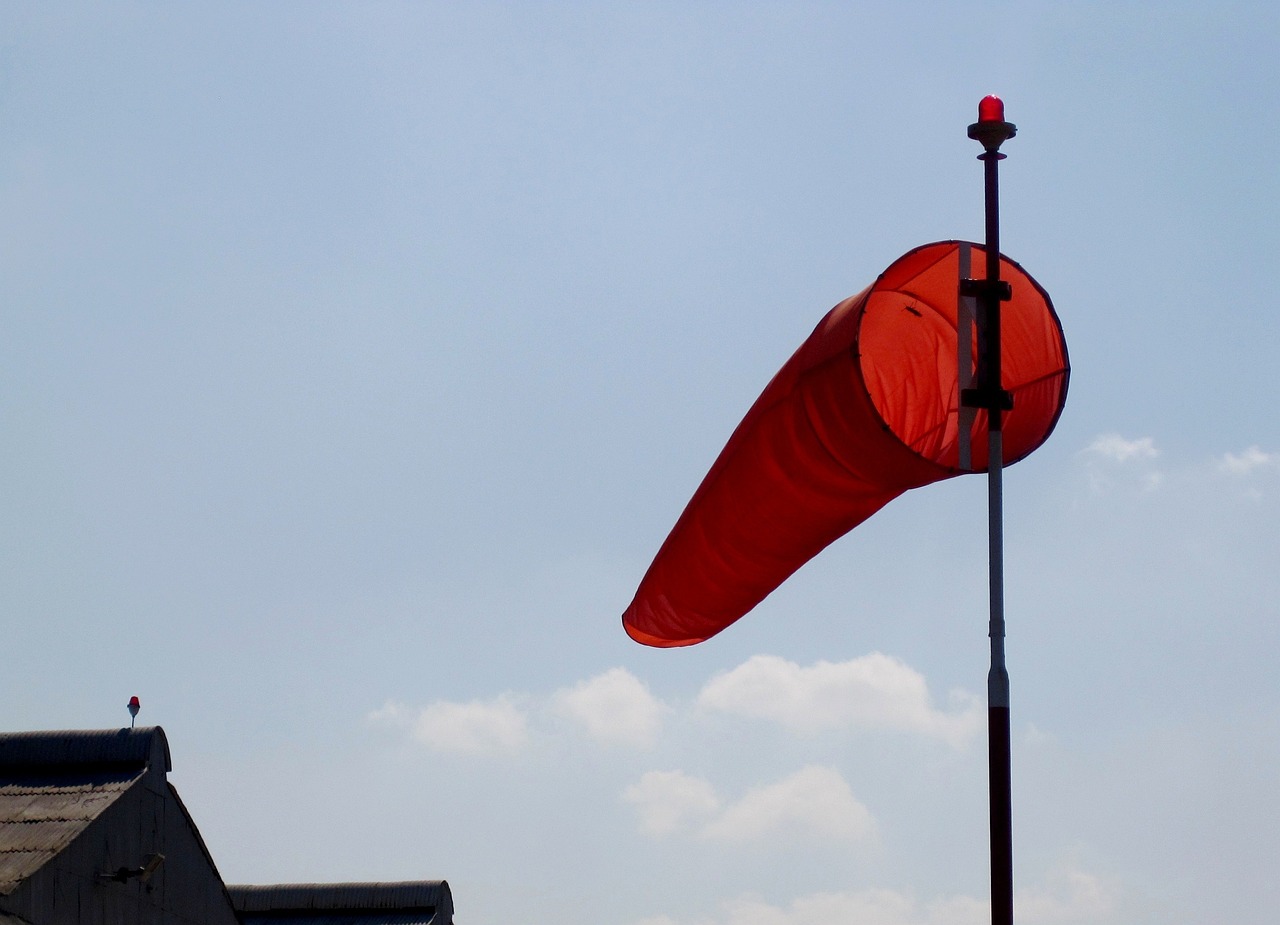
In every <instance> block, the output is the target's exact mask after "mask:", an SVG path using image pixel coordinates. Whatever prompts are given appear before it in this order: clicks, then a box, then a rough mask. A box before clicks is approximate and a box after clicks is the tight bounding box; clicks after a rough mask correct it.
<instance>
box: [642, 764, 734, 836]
mask: <svg viewBox="0 0 1280 925" xmlns="http://www.w3.org/2000/svg"><path fill="white" fill-rule="evenodd" d="M622 798H623V799H624V800H626V801H627V802H628V803H630V804H631V805H633V806H634V807H635V808H636V811H637V813H638V814H639V816H640V830H641V831H642V832H644V833H645V834H646V835H658V836H661V835H670V834H672V833H674V832H676V831H679V830H681V829H685V828H687V827H688V826H690V825H691V824H694V823H697V822H701V821H702V820H704V819H706V818H708V817H710V816H712V815H713V814H715V813H716V812H717V811H718V810H719V809H720V797H719V796H717V795H716V790H715V788H714V787H712V786H711V784H710V783H708V782H707V781H705V780H703V779H702V778H700V777H693V776H692V775H689V774H685V773H684V772H683V771H649V772H648V773H647V774H645V775H644V776H643V777H641V778H640V780H639V782H638V783H635V784H632V785H631V786H630V787H628V788H627V790H626V792H625V793H623V795H622Z"/></svg>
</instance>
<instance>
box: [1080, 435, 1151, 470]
mask: <svg viewBox="0 0 1280 925" xmlns="http://www.w3.org/2000/svg"><path fill="white" fill-rule="evenodd" d="M1086 452H1088V453H1093V454H1096V455H1098V456H1101V457H1103V458H1104V459H1109V460H1112V461H1113V462H1118V463H1126V462H1129V461H1131V460H1142V459H1155V458H1156V457H1157V456H1159V455H1160V451H1159V450H1157V449H1156V445H1155V441H1154V440H1152V439H1151V438H1150V437H1138V438H1137V439H1136V440H1127V439H1125V438H1124V437H1121V436H1120V435H1119V434H1101V435H1100V436H1098V437H1096V438H1095V439H1094V441H1093V443H1091V444H1089V446H1088V448H1087V449H1086Z"/></svg>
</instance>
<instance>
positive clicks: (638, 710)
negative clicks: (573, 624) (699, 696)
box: [552, 668, 668, 748]
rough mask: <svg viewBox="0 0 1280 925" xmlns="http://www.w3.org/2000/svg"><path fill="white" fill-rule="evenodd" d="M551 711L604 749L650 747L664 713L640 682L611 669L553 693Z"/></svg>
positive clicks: (659, 727) (622, 669) (630, 674)
mask: <svg viewBox="0 0 1280 925" xmlns="http://www.w3.org/2000/svg"><path fill="white" fill-rule="evenodd" d="M552 704H553V707H554V709H555V710H556V711H557V712H559V713H560V714H561V715H563V716H566V717H568V718H569V719H571V720H573V721H574V722H576V723H578V724H580V725H581V726H582V727H583V728H584V729H586V731H587V733H588V734H589V735H590V736H591V737H592V738H593V739H595V740H596V741H597V742H600V743H602V744H606V745H630V746H634V747H638V748H645V747H648V746H651V745H653V743H654V742H655V741H656V740H657V737H658V733H660V732H661V731H662V717H663V714H664V713H666V712H667V711H668V708H667V707H666V706H665V705H663V703H662V702H661V701H659V700H658V698H656V697H654V696H653V694H652V693H650V691H649V688H648V686H646V685H645V683H644V682H643V681H641V680H640V679H639V678H637V677H636V676H635V675H633V674H632V673H631V672H629V671H627V670H626V669H625V668H611V669H609V670H608V671H606V672H604V673H603V674H600V675H596V676H595V677H594V678H591V679H589V680H587V681H582V682H581V683H579V684H578V685H576V686H575V687H572V688H565V689H562V690H560V691H557V692H556V694H555V695H554V696H553V697H552Z"/></svg>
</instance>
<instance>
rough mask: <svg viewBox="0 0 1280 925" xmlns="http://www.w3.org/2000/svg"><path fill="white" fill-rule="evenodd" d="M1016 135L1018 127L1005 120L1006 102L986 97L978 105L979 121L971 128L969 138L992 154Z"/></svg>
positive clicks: (997, 98) (995, 97) (996, 97)
mask: <svg viewBox="0 0 1280 925" xmlns="http://www.w3.org/2000/svg"><path fill="white" fill-rule="evenodd" d="M1016 134H1018V127H1017V126H1016V125H1014V124H1013V123H1012V122H1006V121H1005V120H1004V101H1003V100H1001V99H1000V97H998V96H984V97H983V98H982V100H981V101H980V102H979V103H978V121H977V122H975V123H973V124H972V125H970V126H969V137H970V138H972V139H974V140H975V141H978V142H981V143H982V147H984V148H985V149H986V150H987V153H988V154H992V153H994V152H996V151H999V150H1000V146H1001V145H1002V144H1004V143H1005V142H1006V141H1008V140H1009V139H1010V138H1012V137H1013V136H1014V135H1016Z"/></svg>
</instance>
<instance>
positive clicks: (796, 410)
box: [622, 241, 1069, 647]
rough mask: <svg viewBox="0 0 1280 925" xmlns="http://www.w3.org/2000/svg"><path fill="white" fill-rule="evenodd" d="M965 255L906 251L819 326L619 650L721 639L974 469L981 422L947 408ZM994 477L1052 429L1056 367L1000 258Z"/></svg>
mask: <svg viewBox="0 0 1280 925" xmlns="http://www.w3.org/2000/svg"><path fill="white" fill-rule="evenodd" d="M984 254H985V251H984V250H983V248H982V246H981V245H979V244H967V243H964V242H959V241H943V242H939V243H936V244H926V245H924V246H923V247H918V248H916V249H915V250H913V251H911V252H909V253H907V254H906V255H904V256H903V257H901V258H899V259H898V260H897V261H895V262H894V263H893V265H892V266H890V267H889V269H887V270H885V271H884V273H882V274H881V275H880V277H879V279H877V280H876V281H875V282H874V283H872V284H871V286H869V287H868V288H867V289H865V290H863V291H862V292H860V293H859V294H858V295H855V296H853V297H851V298H849V299H846V300H845V301H843V302H841V303H840V304H839V305H837V306H836V307H835V308H833V309H832V310H831V311H830V312H828V313H827V315H826V317H825V318H823V319H822V321H821V322H819V324H818V326H817V328H815V329H814V331H813V333H812V334H811V335H809V338H808V339H807V340H806V341H805V342H804V343H803V344H801V345H800V349H799V350H797V351H796V352H795V354H793V355H792V357H791V359H789V360H788V361H787V362H786V364H785V365H784V366H783V367H782V369H781V370H779V371H778V373H777V375H775V376H774V377H773V380H772V381H771V382H770V383H769V384H768V386H767V387H766V388H765V390H764V392H763V393H762V394H761V395H760V397H759V398H758V399H756V402H755V404H754V405H752V406H751V409H750V410H749V411H748V412H747V414H746V417H744V418H743V419H742V422H741V423H740V424H739V425H738V427H737V429H736V430H735V431H734V432H733V435H732V436H731V437H730V438H729V442H728V443H727V444H726V445H725V448H724V449H723V450H722V451H721V453H720V456H719V457H718V458H717V459H716V461H715V463H714V464H713V465H712V467H711V470H710V471H709V472H708V473H707V475H706V478H704V479H703V481H702V484H701V485H700V486H699V487H698V490H697V491H696V492H695V493H694V495H693V498H692V499H691V500H690V501H689V504H688V506H687V507H686V508H685V510H684V513H683V514H681V515H680V519H679V520H678V521H676V525H675V527H673V528H672V530H671V533H670V535H669V536H668V537H667V539H666V541H665V542H664V543H663V544H662V547H661V548H660V549H659V550H658V554H657V556H656V557H655V558H654V560H653V564H652V565H650V566H649V570H648V571H647V572H646V573H645V576H644V578H643V579H642V580H641V582H640V587H639V589H638V590H637V591H636V596H635V599H634V600H633V601H632V602H631V606H630V607H628V608H627V611H626V613H625V614H623V618H622V619H623V625H624V626H625V628H626V631H627V633H628V634H629V635H630V636H631V638H633V639H635V640H636V641H637V642H641V643H644V644H645V645H651V646H663V647H667V646H687V645H693V644H695V643H699V642H702V641H704V640H706V639H709V638H710V637H711V636H714V635H715V634H716V633H718V632H720V631H721V630H723V629H724V628H725V627H727V626H728V625H729V624H731V623H733V622H734V621H736V620H737V619H739V618H740V617H742V616H743V615H744V614H746V613H747V612H748V611H750V610H751V609H752V608H753V607H755V606H756V605H757V604H758V603H760V602H761V601H762V600H764V598H765V597H767V596H768V595H769V594H770V593H771V592H772V591H773V590H774V589H775V588H777V587H778V585H780V584H782V582H783V581H785V580H786V579H787V577H788V576H790V575H791V574H792V573H793V572H795V571H796V570H797V569H798V568H800V566H802V565H804V563H806V562H808V561H809V560H810V559H811V558H813V557H814V556H815V555H817V554H818V553H819V552H820V551H822V550H823V549H824V548H825V547H826V546H827V545H829V544H830V543H832V542H834V541H835V540H836V539H838V538H840V537H841V536H843V535H844V534H845V533H847V532H849V531H850V530H852V529H853V528H854V527H856V526H857V525H858V524H860V523H862V521H864V520H866V519H867V518H868V517H870V516H871V515H872V514H874V513H875V512H876V511H878V510H880V508H882V507H884V505H885V504H887V503H888V502H889V501H891V500H893V499H894V498H895V497H897V496H898V495H900V494H902V492H904V491H906V490H908V489H910V488H918V487H920V486H922V485H927V484H929V483H930V482H936V481H939V480H941V479H945V478H949V477H951V476H953V475H960V474H962V473H964V472H969V471H975V472H976V471H985V469H986V465H987V458H986V428H987V421H986V412H985V411H982V410H974V409H967V408H965V409H962V408H961V407H960V401H959V392H960V388H962V387H965V386H968V385H969V384H970V382H971V380H972V376H973V371H974V360H973V359H972V356H971V354H972V351H971V350H969V349H968V347H967V345H969V344H972V343H975V335H974V328H973V326H974V322H973V316H972V314H971V312H970V310H968V309H967V308H966V307H965V305H964V302H965V301H967V300H962V299H960V297H959V280H960V278H961V277H962V276H967V275H970V274H969V272H968V267H967V266H965V265H964V264H966V263H968V262H969V261H970V260H971V261H972V265H973V266H974V267H981V266H983V264H984V260H985V257H984ZM1000 276H1001V279H1003V280H1004V281H1005V282H1007V283H1008V284H1009V285H1010V287H1011V289H1012V298H1011V299H1009V300H1008V301H1006V302H1003V303H1002V305H1001V328H1002V330H1001V351H1002V371H1001V372H1002V375H1001V379H1002V382H1001V384H1002V386H1003V387H1004V388H1005V389H1006V390H1008V391H1009V392H1010V393H1012V396H1013V409H1012V410H1011V411H1008V412H1005V414H1004V416H1003V428H1004V438H1003V441H1004V442H1003V454H1002V455H1003V458H1004V464H1005V465H1009V464H1011V463H1015V462H1017V461H1018V460H1020V459H1022V458H1023V457H1025V456H1026V455H1028V454H1029V453H1030V452H1031V451H1032V450H1034V449H1036V448H1037V447H1038V446H1040V444H1041V443H1043V442H1044V441H1045V439H1047V438H1048V436H1049V434H1050V433H1051V432H1052V431H1053V428H1054V425H1055V424H1056V423H1057V420H1058V416H1059V415H1060V414H1061V413H1062V407H1063V403H1064V402H1065V400H1066V394H1067V380H1068V378H1069V365H1068V362H1067V347H1066V342H1065V340H1064V338H1063V334H1062V326H1061V324H1060V323H1059V321H1058V317H1057V315H1056V314H1055V313H1054V310H1053V306H1052V304H1051V303H1050V301H1049V296H1048V295H1047V294H1046V293H1045V291H1044V290H1043V289H1042V288H1040V286H1039V284H1038V283H1036V281H1035V280H1033V279H1032V278H1031V277H1030V276H1029V275H1028V274H1027V273H1026V272H1025V271H1024V270H1023V269H1022V267H1020V266H1019V265H1018V264H1016V263H1014V262H1013V261H1011V260H1009V259H1008V258H1007V257H1004V256H1003V255H1001V258H1000Z"/></svg>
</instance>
